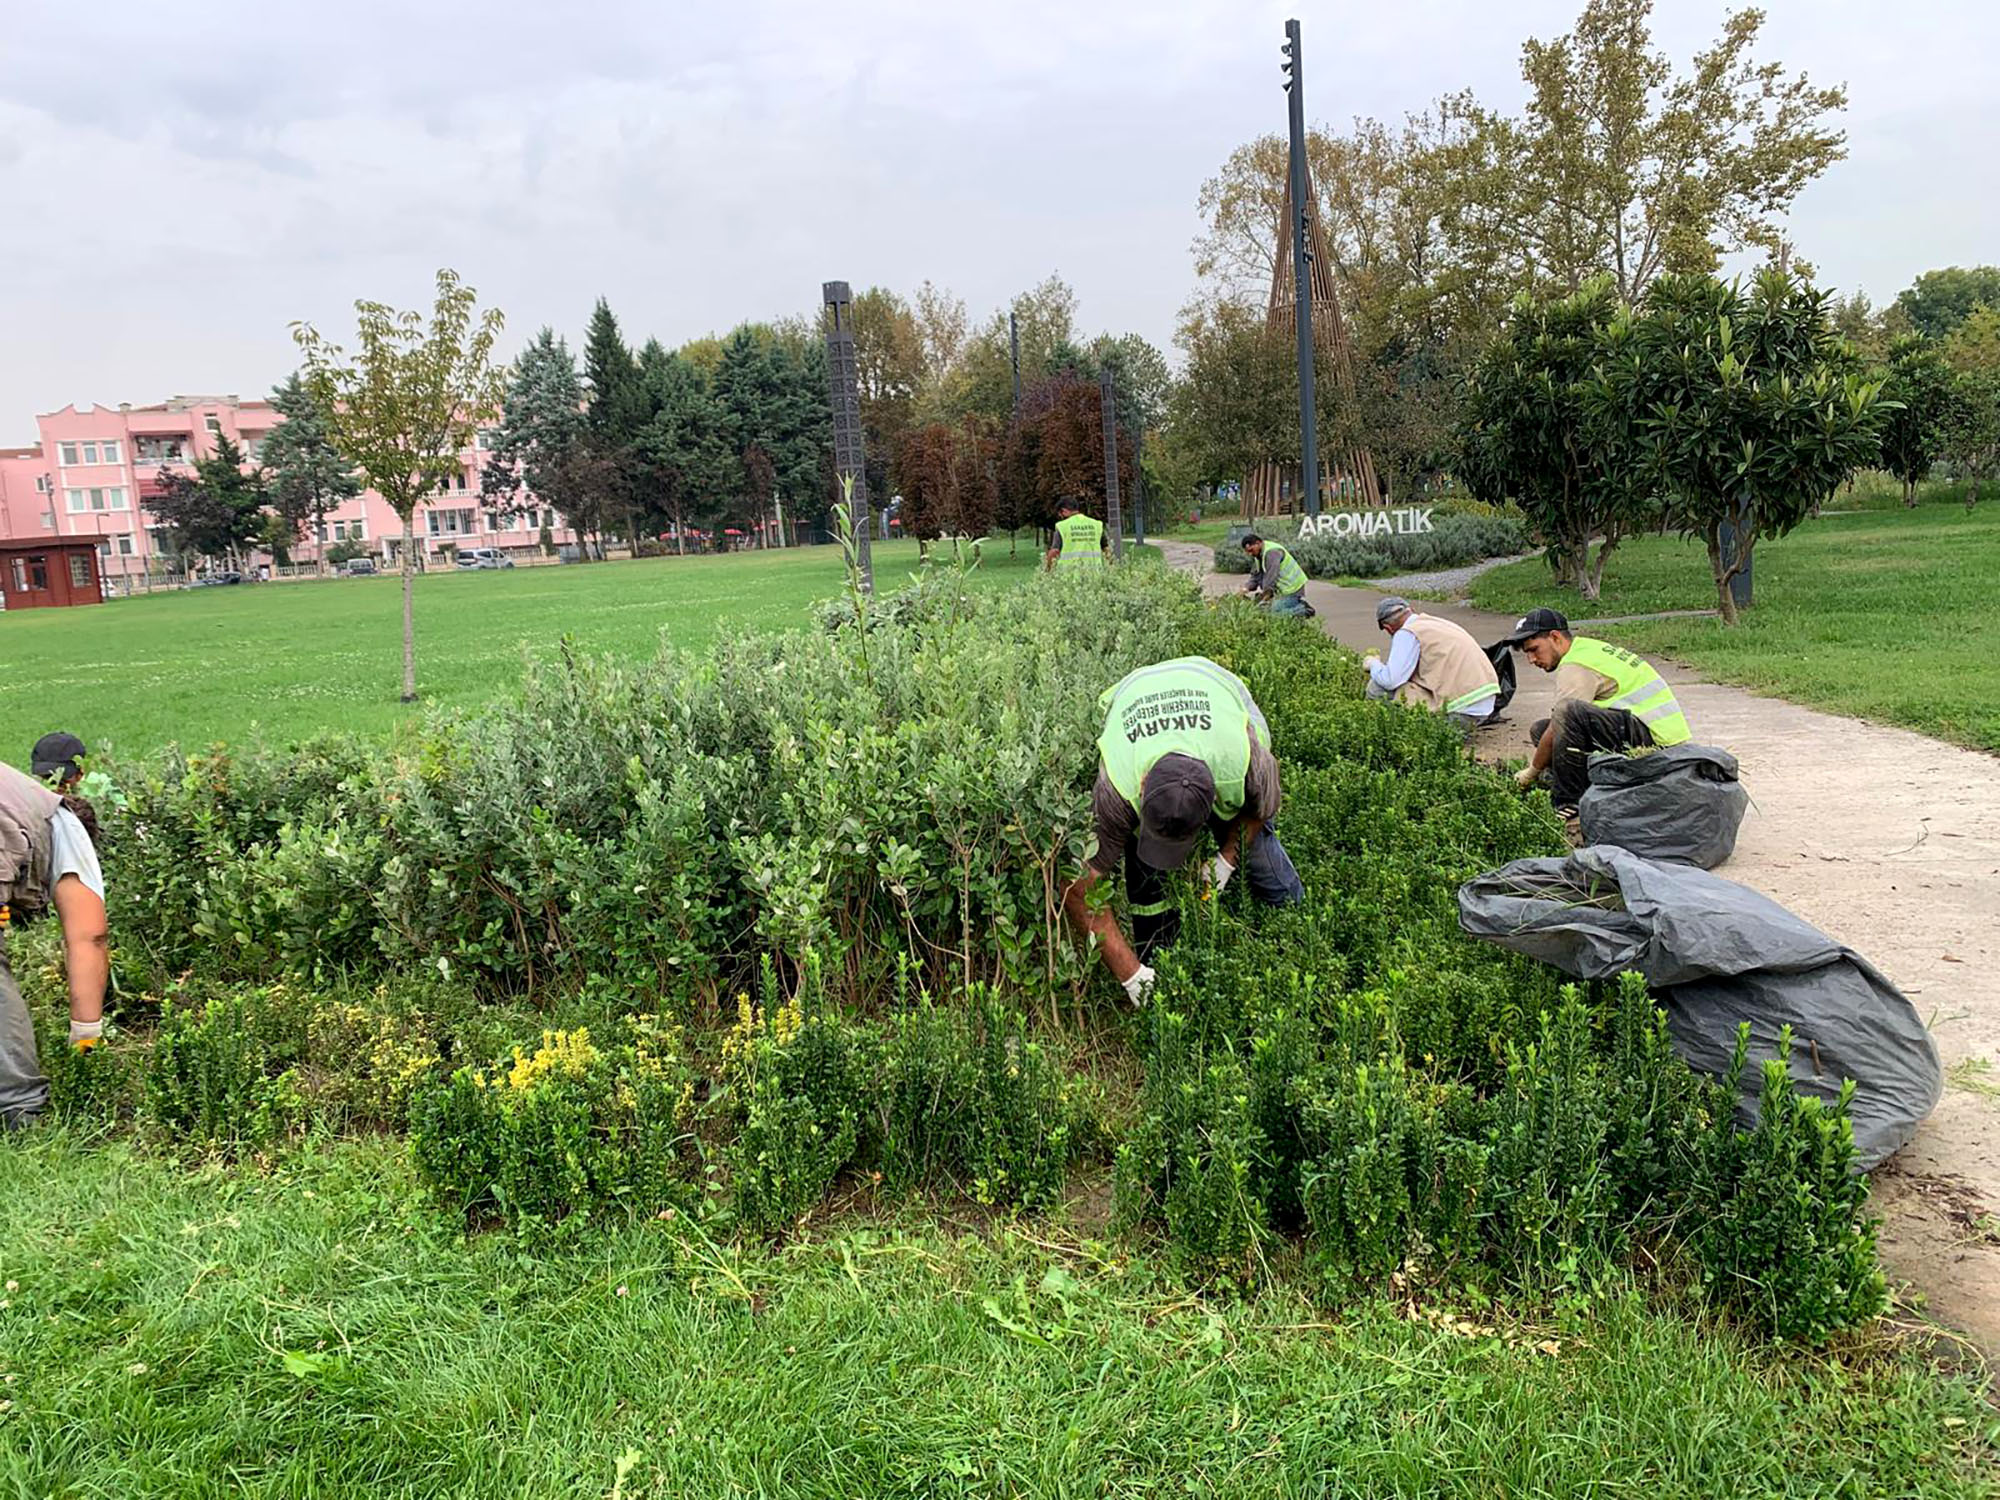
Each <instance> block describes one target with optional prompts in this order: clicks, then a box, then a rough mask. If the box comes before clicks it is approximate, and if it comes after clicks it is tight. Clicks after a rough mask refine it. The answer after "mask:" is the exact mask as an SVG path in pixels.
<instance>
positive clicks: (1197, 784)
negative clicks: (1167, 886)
mask: <svg viewBox="0 0 2000 1500" xmlns="http://www.w3.org/2000/svg"><path fill="white" fill-rule="evenodd" d="M1214 811H1215V777H1214V776H1213V775H1212V774H1211V773H1210V771H1209V769H1208V767H1207V766H1206V765H1204V764H1203V763H1202V762H1201V761H1199V760H1196V759H1195V758H1194V757H1193V756H1192V755H1163V756H1161V757H1160V759H1159V760H1158V761H1156V762H1155V763H1154V765H1153V769H1152V770H1150V771H1148V772H1147V773H1146V779H1145V781H1144V782H1142V783H1141V784H1140V787H1139V845H1138V854H1139V863H1141V864H1144V865H1151V866H1152V867H1153V868H1154V869H1156V870H1176V869H1179V868H1180V867H1181V866H1182V865H1183V864H1185V863H1186V862H1187V857H1188V855H1190V854H1192V853H1193V852H1194V841H1195V840H1196V839H1198V838H1200V837H1201V831H1202V829H1204V828H1206V827H1207V826H1208V819H1209V815H1210V814H1212V813H1213V812H1214Z"/></svg>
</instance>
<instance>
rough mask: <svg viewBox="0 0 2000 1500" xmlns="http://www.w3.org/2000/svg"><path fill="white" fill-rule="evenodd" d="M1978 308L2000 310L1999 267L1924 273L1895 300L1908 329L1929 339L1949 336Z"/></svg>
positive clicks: (1966, 268)
mask: <svg viewBox="0 0 2000 1500" xmlns="http://www.w3.org/2000/svg"><path fill="white" fill-rule="evenodd" d="M1978 307H1988V308H1993V307H2000V266H1946V267H1944V268H1943V269H1942V270H1937V271H1926V272H1924V274H1923V275H1921V276H1919V277H1918V278H1917V279H1916V280H1915V281H1914V282H1913V283H1911V285H1910V286H1909V287H1908V288H1906V289H1905V290H1904V291H1902V292H1901V293H1899V294H1898V295H1897V297H1896V310H1897V311H1898V312H1900V313H1901V314H1902V315H1903V316H1904V317H1905V318H1907V319H1908V320H1909V326H1910V328H1911V329H1912V330H1913V331H1914V332H1917V333H1920V334H1922V335H1923V336H1924V337H1925V338H1932V339H1941V338H1945V337H1947V336H1949V335H1950V333H1951V332H1952V330H1953V329H1955V328H1957V327H1958V325H1959V324H1961V323H1963V322H1964V321H1965V320H1966V319H1967V318H1969V317H1971V316H1972V312H1973V309H1974V308H1978Z"/></svg>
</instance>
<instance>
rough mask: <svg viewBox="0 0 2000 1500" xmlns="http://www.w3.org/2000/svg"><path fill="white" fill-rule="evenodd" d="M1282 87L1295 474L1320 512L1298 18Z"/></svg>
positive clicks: (1288, 25) (1290, 33)
mask: <svg viewBox="0 0 2000 1500" xmlns="http://www.w3.org/2000/svg"><path fill="white" fill-rule="evenodd" d="M1285 57H1286V62H1285V73H1286V75H1287V76H1286V78H1285V93H1286V94H1287V95H1288V96H1289V113H1290V115H1291V133H1292V149H1291V188H1292V191H1291V199H1292V224H1291V229H1292V293H1293V296H1294V298H1295V299H1296V303H1297V307H1298V317H1297V323H1298V330H1299V460H1300V465H1299V480H1300V487H1301V488H1302V489H1303V490H1304V491H1305V503H1306V514H1307V515H1309V516H1316V515H1318V514H1319V433H1318V431H1317V430H1316V427H1317V422H1316V413H1315V411H1314V409H1313V325H1312V252H1311V250H1310V249H1308V248H1307V240H1306V226H1307V225H1308V224H1309V223H1311V219H1310V218H1309V217H1308V213H1307V203H1306V86H1305V63H1304V60H1303V58H1302V56H1301V49H1300V46H1299V23H1298V22H1297V21H1287V22H1285Z"/></svg>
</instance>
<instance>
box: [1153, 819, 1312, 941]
mask: <svg viewBox="0 0 2000 1500" xmlns="http://www.w3.org/2000/svg"><path fill="white" fill-rule="evenodd" d="M1211 832H1214V833H1215V835H1216V838H1217V839H1218V841H1219V840H1220V838H1221V836H1222V835H1221V833H1220V831H1219V830H1211ZM1240 857H1241V858H1242V861H1243V867H1242V869H1241V870H1240V871H1239V872H1238V873H1239V874H1240V875H1241V876H1242V878H1243V879H1245V880H1247V881H1249V882H1250V894H1251V895H1253V896H1255V897H1256V898H1257V899H1258V900H1259V901H1261V902H1263V903H1264V904H1265V905H1266V906H1290V905H1291V904H1292V903H1293V902H1294V901H1303V900H1304V899H1305V895H1306V888H1305V883H1304V882H1303V881H1301V880H1300V879H1299V872H1298V871H1297V870H1295V869H1293V868H1292V857H1291V856H1290V855H1289V854H1287V853H1285V846H1284V845H1283V844H1281V843H1279V842H1278V830H1277V827H1276V825H1275V824H1271V823H1266V824H1265V825H1264V831H1263V832H1262V833H1260V834H1258V835H1257V837H1256V839H1255V840H1254V841H1253V842H1252V843H1251V845H1250V851H1249V853H1247V854H1243V855H1241V856H1240ZM1172 874H1173V871H1171V870H1156V869H1154V868H1153V867H1152V866H1151V865H1149V864H1146V863H1144V862H1142V861H1141V860H1140V858H1139V835H1138V834H1137V832H1134V833H1133V835H1132V839H1131V842H1130V843H1128V844H1127V845H1126V846H1125V898H1126V900H1127V901H1128V902H1130V903H1131V907H1132V949H1133V951H1134V952H1135V953H1137V954H1138V955H1139V962H1140V963H1142V964H1144V963H1151V962H1152V953H1153V950H1154V949H1156V948H1159V947H1162V946H1164V945H1165V944H1168V943H1171V942H1172V941H1173V940H1174V939H1175V938H1176V937H1178V936H1179V935H1180V930H1181V913H1180V908H1179V906H1177V905H1176V904H1175V903H1174V901H1173V898H1172V897H1171V895H1170V894H1169V893H1168V891H1167V879H1168V877H1169V876H1171V875H1172Z"/></svg>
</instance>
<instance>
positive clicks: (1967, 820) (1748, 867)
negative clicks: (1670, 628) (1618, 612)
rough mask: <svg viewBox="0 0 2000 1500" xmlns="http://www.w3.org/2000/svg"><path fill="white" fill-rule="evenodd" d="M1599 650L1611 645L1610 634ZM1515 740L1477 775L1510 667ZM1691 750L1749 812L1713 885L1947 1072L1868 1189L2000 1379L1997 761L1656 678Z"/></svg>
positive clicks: (1491, 622) (1518, 733)
mask: <svg viewBox="0 0 2000 1500" xmlns="http://www.w3.org/2000/svg"><path fill="white" fill-rule="evenodd" d="M1161 550H1162V552H1163V553H1164V554H1165V555H1166V558H1167V561H1168V562H1169V563H1171V564H1172V565H1173V566H1175V567H1179V568H1182V569H1184V570H1186V571H1188V572H1193V573H1201V574H1204V575H1205V577H1204V579H1203V587H1204V588H1205V589H1206V590H1207V591H1208V592H1209V593H1211V594H1226V593H1230V592H1233V591H1235V590H1237V589H1240V588H1242V586H1243V580H1242V579H1241V578H1240V577H1235V576H1231V575H1226V574H1223V575H1218V574H1213V573H1208V572H1207V567H1208V563H1209V562H1210V560H1211V557H1212V554H1211V553H1210V552H1209V549H1207V548H1205V547H1198V546H1193V545H1191V544H1189V543H1184V542H1182V543H1173V542H1169V543H1166V544H1164V545H1163V546H1162V548H1161ZM1306 593H1307V598H1308V599H1310V600H1311V602H1312V605H1313V607H1314V608H1315V609H1317V610H1318V611H1319V620H1318V622H1317V623H1318V624H1319V626H1320V628H1322V629H1323V630H1325V631H1326V632H1327V633H1328V634H1330V635H1332V636H1333V637H1335V638H1336V639H1337V640H1339V641H1341V642H1342V643H1343V644H1345V645H1348V646H1352V647H1354V648H1355V649H1357V650H1361V651H1367V650H1371V649H1373V650H1376V651H1378V652H1379V651H1380V650H1381V649H1382V647H1383V646H1384V645H1385V643H1386V640H1387V638H1386V637H1385V636H1383V635H1382V633H1381V632H1380V631H1379V630H1378V629H1377V628H1376V626H1375V600H1376V599H1377V597H1379V596H1378V595H1377V593H1376V592H1374V591H1373V590H1367V589H1340V588H1334V587H1333V586H1332V585H1330V584H1323V583H1310V584H1308V585H1307V586H1306ZM1418 607H1419V608H1421V609H1424V610H1427V611H1429V612H1430V613H1432V614H1437V615H1442V616H1443V617H1445V618H1446V619H1450V620H1455V621H1457V622H1458V623H1459V624H1461V625H1463V626H1464V627H1465V628H1466V629H1467V630H1469V631H1471V632H1472V635H1473V636H1474V638H1475V639H1477V640H1478V641H1479V642H1480V643H1481V644H1482V645H1484V644H1487V643H1489V642H1492V641H1496V640H1498V639H1500V638H1501V636H1503V635H1505V634H1506V633H1507V631H1508V630H1509V629H1511V628H1512V625H1513V621H1512V620H1511V619H1507V618H1504V617H1502V616H1498V615H1492V614H1487V613H1484V612H1482V611H1479V610H1475V609H1470V608H1468V607H1466V606H1464V605H1457V604H1420V605H1419V606H1418ZM1604 634H1606V635H1609V636H1612V637H1613V638H1614V639H1615V632H1614V631H1613V630H1611V629H1608V628H1607V629H1606V630H1605V631H1604ZM1516 661H1517V665H1518V669H1519V672H1520V689H1519V691H1518V692H1517V694H1516V695H1515V698H1514V701H1513V702H1512V703H1511V704H1509V705H1508V707H1507V713H1506V719H1507V722H1506V723H1504V724H1501V725H1497V726H1494V727H1491V728H1488V729H1485V730H1482V731H1480V732H1479V734H1477V735H1476V736H1475V745H1476V747H1477V750H1478V753H1479V754H1480V755H1481V757H1482V758H1485V759H1490V760H1499V759H1503V758H1519V757H1524V756H1525V755H1526V753H1527V744H1526V736H1527V726H1528V725H1529V724H1530V723H1531V722H1533V721H1534V720H1535V719H1538V718H1542V717H1544V716H1545V715H1546V714H1547V713H1548V711H1549V704H1550V702H1551V701H1552V700H1553V696H1554V695H1553V688H1552V680H1551V679H1550V678H1548V677H1546V676H1544V675H1543V674H1542V673H1540V672H1538V671H1536V670H1535V669H1534V668H1533V667H1532V666H1530V665H1529V664H1528V662H1527V660H1526V659H1525V658H1516ZM1655 665H1657V666H1658V667H1659V669H1660V671H1661V672H1662V674H1663V675H1664V676H1665V677H1666V678H1667V680H1668V681H1669V682H1671V683H1672V684H1673V686H1674V692H1675V695H1676V696H1677V697H1678V698H1679V699H1680V701H1681V705H1682V707H1683V708H1684V709H1685V710H1686V711H1687V716H1688V721H1689V723H1690V724H1692V725H1693V727H1694V732H1695V737H1696V738H1697V739H1698V740H1700V741H1702V742H1704V743H1707V744H1714V745H1720V746H1722V747H1724V748H1725V749H1727V750H1729V751H1730V752H1731V753H1732V754H1734V755H1735V756H1736V757H1737V759H1738V760H1739V761H1740V762H1741V763H1742V767H1743V784H1744V786H1745V787H1746V788H1747V789H1748V790H1749V792H1750V796H1751V799H1752V808H1751V811H1750V813H1749V815H1748V816H1747V817H1746V818H1745V819H1744V821H1743V828H1742V832H1741V834H1740V835H1739V837H1738V841H1737V847H1736V853H1735V856H1734V857H1733V858H1732V859H1731V860H1730V861H1729V863H1728V864H1726V865H1724V866H1723V867H1722V868H1721V869H1720V870H1719V871H1717V873H1718V874H1720V875H1723V876H1725V877H1727V878H1728V879H1730V880H1734V881H1738V882H1740V883H1741V884H1744V885H1747V886H1751V887H1753V888H1754V889H1757V890H1760V891H1763V892H1765V893H1766V894H1767V895H1769V896H1771V897H1772V898H1773V899H1774V900H1776V901H1778V902H1780V903H1781V904H1782V905H1784V906H1786V907H1788V908H1790V909H1791V910H1792V911H1795V912H1797V913H1798V914H1799V915H1800V916H1802V917H1804V918H1806V920H1808V921H1810V922H1812V923H1814V924H1815V925H1816V926H1818V927H1820V928H1822V929H1823V930H1824V931H1826V932H1827V933H1829V934H1830V935H1831V936H1833V937H1834V938H1836V939H1838V940H1839V941H1841V942H1843V943H1845V944H1847V945H1848V946H1849V947H1851V948H1853V949H1854V950H1856V951H1857V952H1859V953H1861V954H1863V955H1865V956H1866V957H1867V958H1868V959H1870V960H1871V961H1872V962H1873V963H1874V964H1875V965H1876V966H1877V967H1878V968H1880V969H1881V970H1882V971H1883V973H1885V974H1887V975H1888V976H1889V978H1890V979H1891V980H1893V981H1894V982H1895V983H1896V984H1897V985H1898V986H1899V987H1900V988H1901V989H1902V990H1903V992H1904V993H1905V994H1907V995H1908V996H1909V997H1910V999H1911V1001H1912V1002H1913V1003H1914V1004H1915V1005H1916V1007H1917V1011H1918V1013H1919V1014H1920V1015H1922V1016H1923V1017H1924V1019H1925V1020H1926V1022H1927V1023H1928V1024H1929V1025H1930V1027H1931V1031H1932V1034H1933V1035H1934V1036H1935V1038H1936V1040H1937V1045H1938V1052H1939V1054H1940V1055H1941V1057H1942V1058H1943V1060H1944V1064H1945V1068H1946V1073H1947V1081H1946V1087H1945V1095H1944V1100H1943V1102H1942V1103H1940V1104H1939V1105H1938V1108H1937V1112H1936V1113H1935V1114H1933V1115H1932V1116H1931V1118H1930V1119H1929V1120H1928V1121H1927V1122H1925V1124H1924V1126H1923V1127H1922V1128H1921V1129H1920V1130H1919V1131H1918V1133H1917V1137H1916V1139H1915V1140H1914V1141H1912V1142H1911V1143H1910V1145H1909V1146H1907V1147H1905V1148H1904V1149H1903V1150H1902V1151H1901V1152H1899V1153H1897V1155H1896V1156H1895V1157H1894V1158H1893V1159H1892V1160H1891V1161H1890V1162H1888V1163H1887V1164H1886V1165H1884V1166H1883V1167H1882V1168H1881V1169H1879V1170H1878V1171H1877V1172H1876V1173H1875V1178H1874V1186H1875V1199H1874V1206H1875V1210H1876V1211H1877V1212H1878V1213H1880V1214H1881V1215H1882V1219H1883V1223H1882V1230H1881V1249H1882V1258H1883V1262H1884V1264H1885V1265H1886V1267H1887V1268H1888V1270H1889V1273H1890V1275H1891V1277H1892V1278H1895V1279H1899V1280H1902V1281H1905V1282H1907V1283H1908V1284H1909V1286H1910V1287H1911V1288H1913V1289H1914V1290H1915V1291H1916V1292H1918V1293H1920V1294H1922V1297H1923V1299H1924V1301H1925V1302H1926V1304H1927V1306H1926V1309H1925V1311H1926V1312H1927V1314H1928V1315H1929V1316H1931V1317H1933V1318H1935V1319H1937V1320H1938V1321H1939V1322H1941V1323H1943V1324H1945V1325H1947V1326H1950V1327H1953V1328H1957V1329H1960V1330H1962V1331H1964V1332H1965V1333H1966V1334H1968V1335H1969V1336H1970V1337H1971V1338H1972V1340H1973V1341H1974V1342H1975V1343H1977V1344H1978V1345H1979V1346H1980V1348H1981V1349H1982V1350H1983V1351H1984V1352H1985V1354H1986V1357H1987V1358H1988V1360H1989V1361H1990V1362H1992V1363H1993V1365H1994V1366H1995V1367H1996V1368H2000V760H1996V759H1995V758H1993V757H1991V756H1987V755H1981V754H1979V753H1977V752H1975V751H1971V750H1961V749H1959V748H1957V747H1956V746H1953V745H1946V744H1943V743H1942V742H1940V741H1937V740H1933V739H1927V738H1925V737H1924V736H1923V735H1919V734H1913V733H1911V732H1910V731H1908V730H1904V729H1891V728H1885V727H1883V726H1881V725H1876V724H1869V723H1865V722H1862V721H1860V720H1857V719H1846V718H1841V717H1838V716H1836V715H1833V714H1827V713H1821V712H1819V711H1818V710H1817V709H1811V708H1803V707H1800V706H1799V705H1797V704H1794V703H1787V702H1784V701H1782V700H1780V699H1776V698H1762V697H1758V696H1757V695H1755V694H1754V693H1750V692H1747V691H1745V690H1744V689H1742V688H1735V687H1725V686H1721V685H1718V684H1714V683H1707V682H1703V681H1702V680H1701V679H1700V678H1699V677H1698V676H1696V675H1695V674H1694V673H1693V672H1691V671H1689V670H1687V669H1686V668H1684V667H1681V666H1679V665H1678V664H1676V663H1673V662H1668V661H1656V662H1655Z"/></svg>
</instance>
